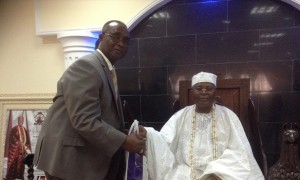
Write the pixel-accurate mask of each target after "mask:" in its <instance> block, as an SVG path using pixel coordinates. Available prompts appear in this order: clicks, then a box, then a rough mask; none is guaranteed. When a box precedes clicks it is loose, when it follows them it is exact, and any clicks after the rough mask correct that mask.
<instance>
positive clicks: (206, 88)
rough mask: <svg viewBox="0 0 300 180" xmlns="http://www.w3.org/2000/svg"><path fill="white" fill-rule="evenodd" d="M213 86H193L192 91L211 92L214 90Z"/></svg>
mask: <svg viewBox="0 0 300 180" xmlns="http://www.w3.org/2000/svg"><path fill="white" fill-rule="evenodd" d="M215 89H216V88H215V87H213V86H195V87H193V91H195V92H205V93H213V92H214V91H215Z"/></svg>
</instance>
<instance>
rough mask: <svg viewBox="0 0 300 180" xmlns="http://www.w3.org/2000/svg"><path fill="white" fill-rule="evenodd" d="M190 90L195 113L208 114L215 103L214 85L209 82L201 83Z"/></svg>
mask: <svg viewBox="0 0 300 180" xmlns="http://www.w3.org/2000/svg"><path fill="white" fill-rule="evenodd" d="M192 89H193V96H194V100H195V104H196V111H197V112H201V113H208V112H210V111H211V108H212V106H213V104H214V101H215V90H216V87H215V85H214V84H212V83H209V82H201V83H197V84H195V85H194V86H193V87H192Z"/></svg>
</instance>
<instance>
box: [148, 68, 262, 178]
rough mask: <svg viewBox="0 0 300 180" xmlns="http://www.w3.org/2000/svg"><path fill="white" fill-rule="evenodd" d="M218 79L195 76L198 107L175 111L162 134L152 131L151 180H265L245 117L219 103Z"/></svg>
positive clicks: (150, 152)
mask: <svg viewBox="0 0 300 180" xmlns="http://www.w3.org/2000/svg"><path fill="white" fill-rule="evenodd" d="M216 78H217V77H216V75H214V74H211V73H206V72H201V73H198V74H196V75H195V76H193V78H192V88H193V94H194V99H195V105H192V106H187V107H185V108H183V109H181V110H180V111H178V112H177V113H175V114H174V115H173V116H172V117H171V118H170V119H169V120H168V122H167V123H166V124H165V125H164V126H163V128H162V129H161V131H160V132H158V131H155V130H154V129H153V128H146V131H147V150H146V152H145V156H146V158H145V160H146V163H147V173H148V179H151V180H196V179H197V180H199V179H200V180H218V179H222V180H247V179H248V180H263V179H264V176H263V174H262V172H261V170H260V168H259V166H258V164H257V162H256V160H255V159H254V156H253V154H252V150H251V147H250V144H249V142H248V139H247V137H246V134H245V132H244V130H243V127H242V125H241V122H240V120H239V118H238V117H237V116H236V114H235V113H234V112H232V111H231V110H230V109H228V108H226V107H224V106H220V105H216V104H214V102H215V87H216ZM144 179H145V178H144Z"/></svg>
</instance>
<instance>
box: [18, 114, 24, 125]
mask: <svg viewBox="0 0 300 180" xmlns="http://www.w3.org/2000/svg"><path fill="white" fill-rule="evenodd" d="M23 122H24V118H23V116H19V117H18V125H19V126H22V125H23Z"/></svg>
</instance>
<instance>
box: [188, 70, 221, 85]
mask: <svg viewBox="0 0 300 180" xmlns="http://www.w3.org/2000/svg"><path fill="white" fill-rule="evenodd" d="M200 82H209V83H212V84H214V85H215V86H216V85H217V76H216V75H215V74H212V73H208V72H200V73H198V74H196V75H194V76H193V77H192V86H194V85H195V84H197V83H200Z"/></svg>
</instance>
